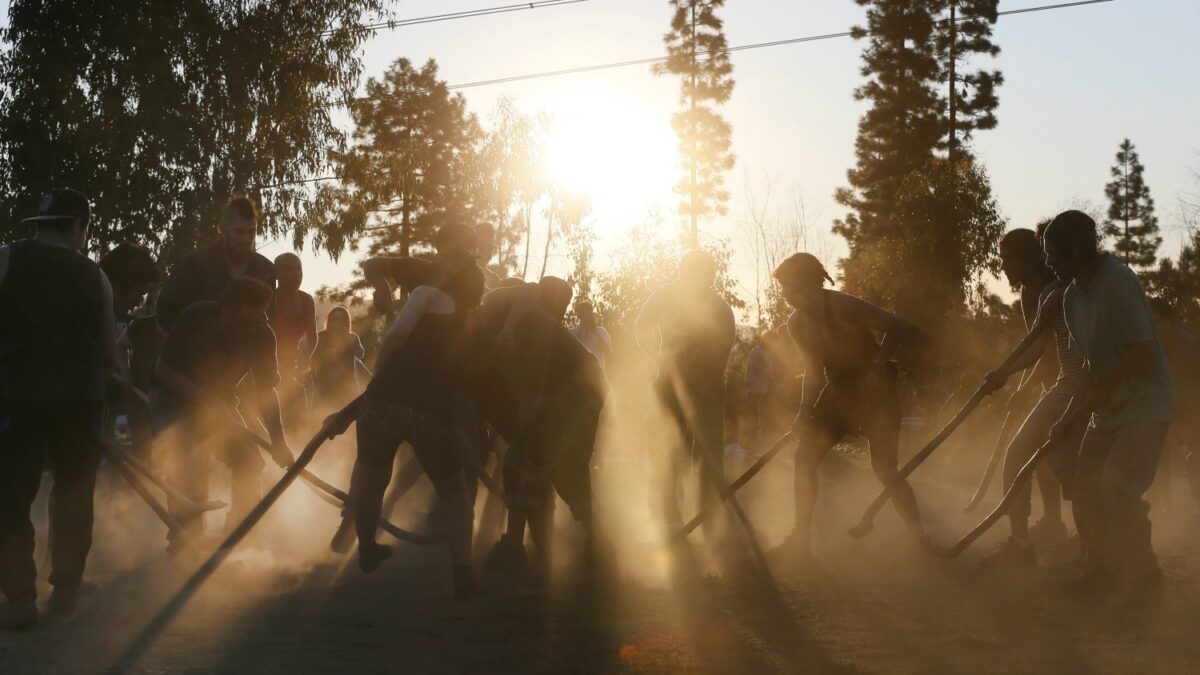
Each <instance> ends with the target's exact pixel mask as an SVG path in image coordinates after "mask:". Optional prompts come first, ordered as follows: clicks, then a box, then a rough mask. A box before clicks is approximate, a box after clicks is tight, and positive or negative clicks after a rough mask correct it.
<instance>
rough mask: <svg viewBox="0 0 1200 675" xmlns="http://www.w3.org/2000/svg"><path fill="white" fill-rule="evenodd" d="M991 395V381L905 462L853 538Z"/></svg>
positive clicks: (1024, 344) (1028, 339) (1029, 340)
mask: <svg viewBox="0 0 1200 675" xmlns="http://www.w3.org/2000/svg"><path fill="white" fill-rule="evenodd" d="M1044 330H1045V325H1044V324H1035V326H1034V329H1033V330H1031V331H1029V333H1028V334H1026V336H1025V337H1024V338H1023V339H1022V340H1021V342H1020V344H1018V345H1017V347H1016V349H1014V350H1012V352H1010V353H1009V355H1008V356H1007V357H1006V358H1005V359H1004V362H1003V363H1001V364H1000V368H999V369H998V370H1000V371H1007V370H1008V369H1009V368H1010V367H1011V366H1012V365H1013V364H1014V363H1016V361H1017V359H1018V358H1020V356H1021V354H1022V353H1023V352H1024V351H1025V350H1026V349H1027V348H1029V346H1030V345H1032V344H1033V343H1034V342H1035V341H1036V340H1037V339H1038V338H1040V337H1041V334H1042V332H1043V331H1044ZM990 394H991V385H990V383H989V382H984V384H982V385H980V387H979V388H978V389H976V390H975V393H974V394H972V395H971V398H969V399H967V402H966V403H964V404H963V406H962V408H960V409H959V411H958V413H957V414H955V415H954V417H953V418H952V419H951V420H950V421H949V422H947V423H946V425H945V426H944V427H942V429H941V431H939V432H938V433H937V435H936V436H934V437H933V438H932V439H930V441H929V442H928V443H926V444H925V447H923V448H921V450H920V452H918V453H917V454H915V455H913V456H912V458H911V459H909V460H908V462H907V463H905V465H904V467H903V468H901V469H900V471H899V472H898V473H897V474H896V477H895V478H893V479H892V480H891V481H890V482H889V483H888V484H887V485H885V486H884V487H883V489H882V490H880V491H879V494H878V495H876V496H875V499H874V501H872V502H871V504H870V505H869V506H868V507H867V510H866V511H865V512H864V513H863V515H862V518H860V519H859V521H858V524H857V525H855V526H854V527H852V528H850V530H849V532H850V536H852V537H862V536H865V535H866V534H868V533H869V532H870V531H871V530H872V529H874V528H875V516H877V515H879V511H880V510H881V509H883V505H884V504H886V503H887V501H888V500H889V499H890V498H891V496H892V494H893V493H894V492H895V491H896V488H898V487H900V486H901V485H903V484H904V481H905V479H907V478H908V476H909V475H910V474H911V473H912V472H913V471H916V469H917V467H918V466H920V465H921V463H922V462H924V461H925V460H926V459H928V458H929V456H930V455H932V454H933V451H934V450H937V449H938V446H940V445H941V444H942V443H943V442H945V440H946V439H947V438H949V437H950V434H952V433H954V430H955V429H957V428H958V427H959V425H961V424H962V423H963V421H964V420H966V419H967V417H968V416H970V414H971V413H972V412H974V411H975V408H977V407H979V404H980V403H982V402H983V399H985V398H987V397H988V396H989V395H990Z"/></svg>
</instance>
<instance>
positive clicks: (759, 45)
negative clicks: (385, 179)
mask: <svg viewBox="0 0 1200 675" xmlns="http://www.w3.org/2000/svg"><path fill="white" fill-rule="evenodd" d="M564 1H565V0H564ZM571 1H574V2H582V1H585V0H571ZM1107 2H1115V0H1078V1H1077V2H1063V3H1058V4H1054V5H1041V6H1038V7H1025V8H1023V9H1010V10H1006V11H1003V12H996V16H997V17H1001V16H1010V15H1013V14H1029V13H1032V12H1044V11H1048V10H1055V9H1067V8H1070V7H1082V6H1085V5H1098V4H1101V3H1107ZM529 4H537V3H529ZM529 4H527V5H521V7H529ZM514 11H515V10H514ZM965 20H966V19H958V21H965ZM853 34H854V33H853V31H842V32H838V33H825V34H822V35H807V36H804V37H795V38H788V39H785V40H773V41H771V42H756V43H752V44H746V45H737V46H734V47H729V48H727V49H726V50H725V51H726V52H742V51H749V50H751V49H765V48H767V47H780V46H783V45H794V44H802V43H805V42H817V41H819V40H831V39H834V38H843V37H850V36H851V35H853ZM705 53H706V52H701V54H705ZM666 60H667V57H665V56H654V57H647V58H642V59H630V60H627V61H614V62H612V63H598V64H594V65H590V66H580V67H577V68H563V69H561V70H548V71H543V72H540V73H529V74H526V75H513V76H509V77H500V78H495V79H491V80H479V81H476V82H465V83H462V84H452V85H449V86H448V87H447V89H467V88H470V87H483V86H487V85H492V84H504V83H506V82H519V81H522V80H534V79H540V78H545V77H559V76H561V75H571V74H575V73H588V72H594V71H597V70H609V69H613V68H625V67H628V66H640V65H648V64H653V63H663V62H665V61H666ZM370 98H371V97H360V98H357V99H355V100H369V99H370ZM327 180H340V177H339V176H324V177H321V178H309V179H306V180H297V181H287V182H284V183H278V184H275V185H263V186H260V189H263V188H272V187H282V186H285V185H294V184H297V183H312V182H319V181H327Z"/></svg>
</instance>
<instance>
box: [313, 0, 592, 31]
mask: <svg viewBox="0 0 1200 675" xmlns="http://www.w3.org/2000/svg"><path fill="white" fill-rule="evenodd" d="M581 2H591V0H537V1H535V2H522V3H519V4H515V5H499V6H496V7H481V8H480V9H468V10H463V11H461V12H449V13H446V14H431V15H429V16H418V17H414V18H411V19H394V20H391V21H380V22H378V23H368V24H363V25H358V26H346V27H344V28H331V29H329V30H327V31H325V32H324V33H322V34H321V36H322V37H328V36H330V35H334V34H336V33H340V32H344V31H348V30H353V29H361V30H366V31H370V32H376V31H381V30H391V29H394V28H404V27H405V26H419V25H421V24H426V23H437V22H439V21H453V20H456V19H472V18H475V17H477V16H491V15H493V14H507V13H509V12H525V11H529V10H531V9H543V8H546V7H560V6H562V5H576V4H579V3H581Z"/></svg>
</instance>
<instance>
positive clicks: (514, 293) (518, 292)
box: [492, 283, 541, 342]
mask: <svg viewBox="0 0 1200 675" xmlns="http://www.w3.org/2000/svg"><path fill="white" fill-rule="evenodd" d="M492 293H496V294H500V293H503V294H504V295H510V296H511V297H512V299H511V300H510V304H509V306H508V315H507V316H506V317H505V318H504V326H503V327H501V328H500V334H499V335H498V336H497V337H498V339H499V340H500V341H501V342H511V341H512V335H513V331H514V330H516V328H517V326H518V325H520V323H521V321H522V320H524V318H525V317H527V316H529V313H530V312H533V311H534V310H536V309H537V308H538V301H539V300H540V299H541V288H540V287H539V286H538V285H537V284H528V283H527V284H521V285H520V286H512V287H510V288H502V289H499V290H496V291H492Z"/></svg>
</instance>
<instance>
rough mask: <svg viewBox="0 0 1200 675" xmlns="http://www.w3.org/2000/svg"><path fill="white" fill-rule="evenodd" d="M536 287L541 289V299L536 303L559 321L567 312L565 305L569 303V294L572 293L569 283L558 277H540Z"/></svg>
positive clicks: (567, 305)
mask: <svg viewBox="0 0 1200 675" xmlns="http://www.w3.org/2000/svg"><path fill="white" fill-rule="evenodd" d="M538 289H539V290H540V291H541V294H540V296H539V297H540V300H541V301H540V302H539V303H538V304H539V305H540V306H541V308H542V310H543V311H545V312H546V313H547V314H549V315H550V316H552V317H554V318H555V320H557V321H559V322H560V323H561V322H562V320H563V316H565V315H566V313H567V307H569V306H570V305H571V296H572V295H574V292H573V291H572V290H571V284H568V283H567V282H566V281H563V280H562V279H559V278H558V277H542V280H541V281H539V282H538Z"/></svg>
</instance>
